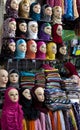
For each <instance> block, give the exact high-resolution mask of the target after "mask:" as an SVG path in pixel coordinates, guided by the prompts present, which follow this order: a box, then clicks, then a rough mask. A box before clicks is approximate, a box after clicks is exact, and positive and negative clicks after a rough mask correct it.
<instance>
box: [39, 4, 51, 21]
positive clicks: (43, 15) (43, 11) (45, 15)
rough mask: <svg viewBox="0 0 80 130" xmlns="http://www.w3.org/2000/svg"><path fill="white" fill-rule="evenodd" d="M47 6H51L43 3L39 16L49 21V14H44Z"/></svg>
mask: <svg viewBox="0 0 80 130" xmlns="http://www.w3.org/2000/svg"><path fill="white" fill-rule="evenodd" d="M48 7H51V6H50V5H48V4H44V5H43V6H42V12H41V17H42V20H45V21H49V22H50V21H51V16H50V15H47V14H45V9H46V8H48Z"/></svg>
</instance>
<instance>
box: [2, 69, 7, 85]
mask: <svg viewBox="0 0 80 130" xmlns="http://www.w3.org/2000/svg"><path fill="white" fill-rule="evenodd" d="M7 82H8V72H7V71H6V70H4V69H1V70H0V83H3V84H7Z"/></svg>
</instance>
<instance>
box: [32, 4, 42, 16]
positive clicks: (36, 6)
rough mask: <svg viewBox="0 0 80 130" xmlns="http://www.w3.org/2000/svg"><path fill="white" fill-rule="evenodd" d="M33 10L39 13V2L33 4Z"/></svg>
mask: <svg viewBox="0 0 80 130" xmlns="http://www.w3.org/2000/svg"><path fill="white" fill-rule="evenodd" d="M33 11H34V12H35V13H37V14H39V13H40V11H41V6H40V5H39V4H37V5H34V7H33Z"/></svg>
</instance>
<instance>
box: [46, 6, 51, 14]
mask: <svg viewBox="0 0 80 130" xmlns="http://www.w3.org/2000/svg"><path fill="white" fill-rule="evenodd" d="M45 14H46V15H48V16H51V15H52V8H51V7H47V8H46V9H45Z"/></svg>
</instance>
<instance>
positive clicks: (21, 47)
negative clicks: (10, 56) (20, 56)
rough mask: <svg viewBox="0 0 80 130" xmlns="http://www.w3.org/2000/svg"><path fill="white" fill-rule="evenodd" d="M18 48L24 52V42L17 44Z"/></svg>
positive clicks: (25, 48)
mask: <svg viewBox="0 0 80 130" xmlns="http://www.w3.org/2000/svg"><path fill="white" fill-rule="evenodd" d="M18 48H19V50H20V51H22V52H26V50H27V47H26V42H24V43H21V44H20V45H18Z"/></svg>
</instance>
